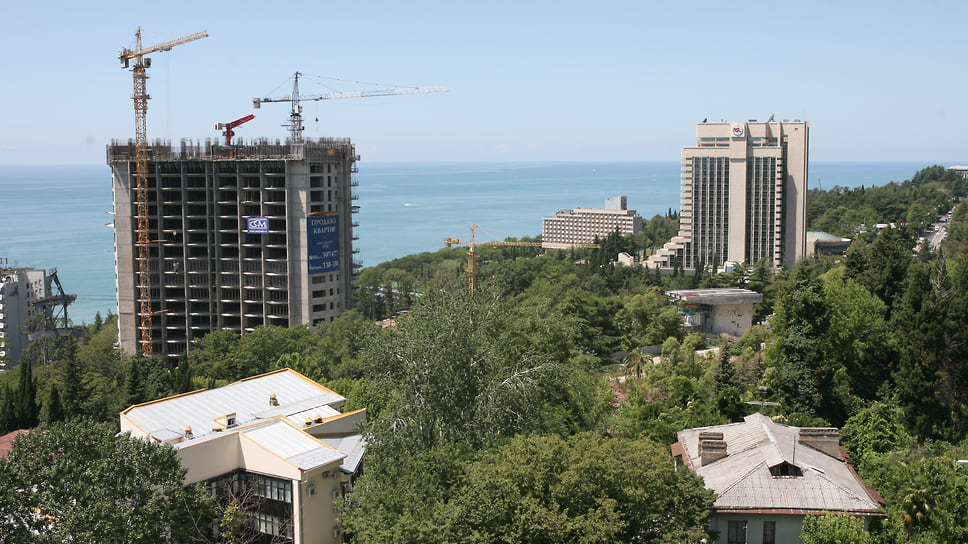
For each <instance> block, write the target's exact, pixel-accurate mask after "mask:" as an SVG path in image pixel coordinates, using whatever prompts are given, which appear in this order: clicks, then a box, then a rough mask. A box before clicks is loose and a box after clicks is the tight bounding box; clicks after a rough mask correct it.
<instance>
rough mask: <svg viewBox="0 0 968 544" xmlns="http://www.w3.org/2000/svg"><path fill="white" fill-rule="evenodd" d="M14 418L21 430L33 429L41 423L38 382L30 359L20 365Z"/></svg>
mask: <svg viewBox="0 0 968 544" xmlns="http://www.w3.org/2000/svg"><path fill="white" fill-rule="evenodd" d="M19 372H20V373H19V378H18V384H19V386H18V388H17V394H16V402H15V404H14V418H15V419H16V423H17V427H18V428H20V429H32V428H34V427H36V426H37V424H38V423H39V422H40V406H39V405H38V404H37V381H36V380H35V379H34V373H33V364H32V363H31V362H30V360H29V359H27V360H24V361H23V362H21V363H20V370H19Z"/></svg>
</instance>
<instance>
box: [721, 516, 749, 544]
mask: <svg viewBox="0 0 968 544" xmlns="http://www.w3.org/2000/svg"><path fill="white" fill-rule="evenodd" d="M726 542H727V544H746V521H730V522H729V530H728V533H727V537H726Z"/></svg>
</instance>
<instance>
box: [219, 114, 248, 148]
mask: <svg viewBox="0 0 968 544" xmlns="http://www.w3.org/2000/svg"><path fill="white" fill-rule="evenodd" d="M253 119H255V115H252V114H249V115H246V116H245V117H241V118H239V119H236V120H235V121H232V122H231V123H215V130H223V129H224V131H223V132H222V136H225V145H232V136H235V131H233V130H232V129H233V128H235V127H237V126H239V125H241V124H243V123H248V122H249V121H251V120H253Z"/></svg>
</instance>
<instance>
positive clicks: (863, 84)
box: [0, 0, 968, 165]
mask: <svg viewBox="0 0 968 544" xmlns="http://www.w3.org/2000/svg"><path fill="white" fill-rule="evenodd" d="M966 20H968V2H962V1H950V2H932V1H930V0H928V1H925V2H911V1H910V0H908V1H904V2H895V1H882V2H868V1H851V2H826V1H815V2H777V1H770V2H747V1H741V0H736V1H732V2H713V1H704V0H696V1H692V2H667V1H663V2H652V1H646V0H639V1H608V0H602V1H601V2H595V3H592V2H573V1H568V0H558V1H547V2H546V1H530V2H529V1H526V0H517V1H505V0H490V1H487V2H460V1H454V0H450V1H446V2H445V1H439V2H425V1H420V0H414V1H409V2H401V1H399V0H397V1H375V0H374V1H371V0H357V1H352V2H350V1H342V2H333V1H329V0H314V1H311V2H303V1H301V0H292V1H287V2H279V3H271V2H265V1H259V2H254V1H248V0H237V1H233V2H222V1H217V0H213V1H201V2H199V1H196V2H183V1H181V0H172V1H166V2H125V3H121V2H113V1H110V0H107V1H99V2H77V1H76V0H71V1H64V0H57V1H36V2H5V3H4V6H3V15H2V18H0V165H19V164H103V163H104V160H105V146H106V145H107V144H108V143H109V142H111V140H113V139H117V140H127V139H130V138H133V137H134V110H133V105H132V100H131V94H132V76H131V73H130V71H129V70H123V69H121V67H120V63H119V61H118V58H117V55H118V52H119V51H120V50H121V49H122V48H123V47H129V48H130V47H133V46H134V34H135V31H136V30H137V29H138V27H139V26H140V27H143V29H144V30H143V45H144V46H149V45H154V44H156V43H161V42H165V41H169V40H173V39H175V38H178V37H181V36H184V35H188V34H191V33H194V32H198V31H201V30H205V31H207V32H208V34H209V37H208V38H205V39H202V40H198V41H195V42H191V43H188V44H184V45H181V46H178V47H175V48H173V49H172V50H170V51H168V52H164V53H155V54H153V55H150V57H151V58H152V67H151V68H150V69H149V70H148V74H149V77H150V79H149V81H148V93H149V94H150V95H151V100H150V102H149V109H148V121H147V125H148V136H149V139H155V138H161V139H167V140H171V141H172V142H175V143H177V142H178V141H179V140H181V139H183V138H187V139H190V140H192V141H204V140H205V139H206V138H216V137H218V136H219V134H218V132H217V131H216V130H214V124H215V123H216V122H227V121H232V120H234V119H237V118H240V117H243V116H244V115H247V114H249V113H254V114H255V115H256V118H255V119H254V120H253V121H251V122H249V123H247V124H245V125H243V126H241V127H239V128H238V129H237V130H236V138H238V137H241V138H257V137H258V138H263V137H264V138H270V139H276V138H279V139H283V138H285V136H286V134H287V133H286V130H285V129H284V128H282V127H281V126H280V125H282V123H284V122H285V121H286V118H287V116H288V105H287V104H286V103H280V104H264V105H263V107H262V108H261V109H259V110H253V108H252V98H254V97H257V96H259V97H265V96H284V95H288V94H289V93H290V92H291V86H292V74H293V73H294V72H296V71H299V72H301V73H304V74H310V75H312V76H314V77H309V76H307V77H305V78H303V79H301V80H300V92H301V94H303V95H312V94H323V93H328V92H331V91H333V90H340V91H356V90H373V89H376V88H378V87H374V86H371V85H364V84H362V83H354V82H376V83H380V84H384V85H397V86H405V87H430V86H445V87H447V88H448V89H449V92H447V93H434V94H420V95H409V96H392V97H377V98H361V99H349V100H325V101H316V102H305V103H304V116H305V118H306V122H305V126H306V130H305V133H304V134H305V135H306V136H308V137H322V136H335V137H350V138H351V139H352V140H353V142H354V143H355V144H356V147H357V152H358V154H360V155H361V156H362V159H363V161H364V164H365V161H381V162H383V161H386V162H393V161H572V160H579V161H677V160H679V153H680V148H681V147H683V146H688V145H694V144H695V124H696V123H697V122H699V121H701V120H703V119H704V118H708V119H709V120H710V121H720V120H723V121H743V120H747V119H759V120H765V119H766V118H767V117H769V116H770V115H771V114H772V115H774V116H775V118H776V119H803V120H807V121H809V122H810V127H811V133H810V157H811V160H812V161H933V162H937V163H939V164H945V165H951V164H956V163H958V164H966V163H968V152H966V146H965V142H966V137H965V131H964V127H965V125H966V120H968V100H966V98H965V97H966V96H968V95H966V92H965V89H966V88H968V86H966V78H968V70H965V68H964V61H965V58H966V53H968V40H965V38H964V33H963V26H964V22H965V21H966ZM324 78H330V79H324ZM316 119H318V121H316Z"/></svg>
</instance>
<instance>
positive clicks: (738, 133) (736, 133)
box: [732, 123, 746, 138]
mask: <svg viewBox="0 0 968 544" xmlns="http://www.w3.org/2000/svg"><path fill="white" fill-rule="evenodd" d="M732 133H733V138H742V137H743V135H744V134H746V126H744V125H743V123H733V127H732Z"/></svg>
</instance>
